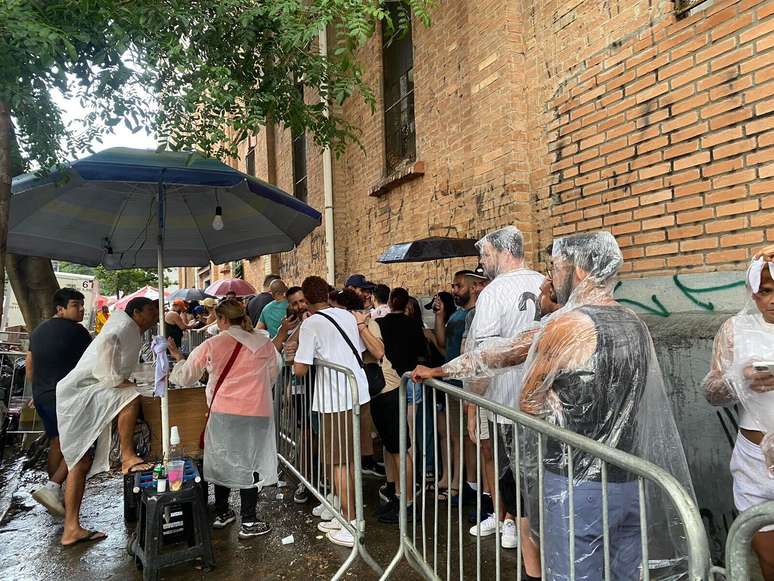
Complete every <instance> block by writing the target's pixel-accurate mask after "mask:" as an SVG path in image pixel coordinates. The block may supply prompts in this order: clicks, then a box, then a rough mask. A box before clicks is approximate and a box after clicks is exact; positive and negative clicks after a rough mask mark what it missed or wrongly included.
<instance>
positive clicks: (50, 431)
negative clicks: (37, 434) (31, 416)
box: [35, 401, 59, 438]
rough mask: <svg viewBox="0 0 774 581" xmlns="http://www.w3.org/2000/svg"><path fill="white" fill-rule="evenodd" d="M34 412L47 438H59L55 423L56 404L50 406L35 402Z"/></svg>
mask: <svg viewBox="0 0 774 581" xmlns="http://www.w3.org/2000/svg"><path fill="white" fill-rule="evenodd" d="M35 410H36V411H37V412H38V416H39V417H40V419H41V421H42V422H43V429H44V430H45V431H46V435H47V436H48V437H49V438H58V437H59V428H58V427H57V423H56V402H53V403H51V404H48V403H42V402H39V401H35Z"/></svg>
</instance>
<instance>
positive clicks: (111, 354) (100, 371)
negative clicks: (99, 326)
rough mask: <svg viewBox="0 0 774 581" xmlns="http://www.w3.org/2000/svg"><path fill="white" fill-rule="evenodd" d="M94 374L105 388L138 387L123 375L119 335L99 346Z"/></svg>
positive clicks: (107, 339) (109, 337)
mask: <svg viewBox="0 0 774 581" xmlns="http://www.w3.org/2000/svg"><path fill="white" fill-rule="evenodd" d="M92 373H93V374H94V377H95V378H96V379H97V380H98V381H99V382H100V383H101V384H102V385H104V386H105V387H119V388H123V387H136V384H135V383H134V382H131V381H128V378H127V377H124V375H123V374H122V373H121V343H120V341H119V339H118V336H117V335H110V336H108V337H107V338H105V339H104V340H103V341H102V342H101V344H100V345H99V348H98V349H97V353H96V361H95V363H94V370H93V372H92Z"/></svg>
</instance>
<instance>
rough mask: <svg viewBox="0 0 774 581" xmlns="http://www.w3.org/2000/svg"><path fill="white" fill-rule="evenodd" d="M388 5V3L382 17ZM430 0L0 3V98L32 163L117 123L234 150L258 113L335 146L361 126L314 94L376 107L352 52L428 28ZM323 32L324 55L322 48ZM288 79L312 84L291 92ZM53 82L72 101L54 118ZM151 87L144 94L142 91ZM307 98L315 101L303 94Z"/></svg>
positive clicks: (87, 141)
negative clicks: (380, 34) (67, 111)
mask: <svg viewBox="0 0 774 581" xmlns="http://www.w3.org/2000/svg"><path fill="white" fill-rule="evenodd" d="M388 5H389V6H390V7H393V6H395V5H398V11H397V17H396V18H391V17H390V13H393V14H394V13H395V12H394V9H390V10H388ZM431 5H432V0H219V1H218V2H211V1H207V0H133V1H132V2H131V3H128V2H126V1H125V0H99V1H98V2H97V1H94V0H45V1H43V0H3V1H2V2H0V100H1V101H3V102H6V103H8V104H9V106H10V108H11V112H12V116H13V119H14V122H15V124H16V133H17V137H18V140H19V144H20V147H21V149H22V150H23V151H24V153H25V155H26V156H27V157H28V158H29V159H30V160H31V161H34V162H37V163H38V164H40V165H41V166H44V167H45V166H48V165H52V164H53V163H55V162H57V161H60V160H62V159H63V158H64V157H67V156H68V155H69V156H72V155H74V154H75V153H76V152H77V151H78V150H80V149H83V148H85V147H89V146H90V145H91V144H92V143H94V142H97V141H99V139H100V138H101V136H102V135H104V134H105V133H107V132H110V131H112V128H114V127H115V126H116V125H118V123H121V122H123V123H125V125H126V126H127V127H128V128H129V129H130V130H131V131H139V130H140V129H142V128H148V129H150V130H152V131H154V132H156V134H157V135H158V138H159V140H160V142H161V143H162V145H164V146H168V147H171V148H175V149H188V148H190V149H197V150H200V151H202V152H204V153H206V154H208V155H213V156H216V157H221V158H223V157H226V156H233V155H234V154H235V153H236V150H237V146H238V145H239V142H240V141H241V140H243V139H244V138H245V137H246V136H247V135H248V134H249V133H250V132H255V131H257V130H258V128H259V127H261V126H262V125H265V124H266V123H267V122H269V121H273V122H279V123H282V124H283V125H285V126H287V127H293V128H294V129H297V130H302V129H303V130H305V131H308V132H309V135H310V136H311V137H312V138H313V139H314V141H315V143H317V144H318V145H319V146H330V147H332V148H333V149H334V151H336V152H341V151H342V150H343V148H344V147H345V146H346V144H347V143H350V142H353V141H356V140H357V137H358V129H357V128H355V127H353V126H351V125H350V124H349V123H347V122H346V120H344V119H343V118H341V117H339V116H337V115H336V113H335V110H334V112H333V113H332V114H330V115H327V114H326V111H325V107H322V106H321V103H330V104H332V105H333V104H337V105H338V104H341V103H343V102H344V101H345V100H346V99H349V98H352V96H353V95H356V94H357V95H359V96H361V97H362V98H364V99H365V100H366V101H367V102H369V103H373V102H374V100H373V94H372V92H371V90H370V88H369V87H368V86H367V85H366V83H365V82H364V80H363V74H362V69H361V67H360V64H359V63H358V60H357V56H358V50H359V49H360V48H362V47H363V46H364V45H365V44H366V43H368V42H369V40H370V39H371V38H372V37H373V35H374V32H375V31H376V30H377V29H378V27H379V25H380V23H385V25H386V26H389V27H390V30H394V31H395V33H396V34H400V33H401V31H402V30H405V29H406V27H408V26H411V20H410V18H409V14H410V13H412V14H413V16H414V17H415V19H416V20H417V21H419V22H423V23H424V24H425V25H427V24H429V11H430V8H431ZM323 29H327V30H328V33H329V39H328V43H329V47H330V49H329V54H328V56H327V57H325V56H322V55H320V54H319V50H318V34H319V31H320V30H323ZM296 79H301V80H302V81H303V83H304V85H305V86H306V87H307V88H308V89H309V90H307V91H306V96H307V99H306V100H305V99H304V95H303V94H299V91H298V90H297V86H296ZM53 88H57V89H58V90H60V91H61V92H62V94H63V95H65V96H66V97H68V98H71V99H77V100H79V101H80V102H81V104H82V106H83V109H84V112H83V117H82V119H81V120H80V121H79V123H78V124H76V126H72V127H69V126H65V124H64V123H63V122H62V116H61V111H59V109H58V108H57V107H56V106H55V104H54V103H53V101H52V99H51V94H50V91H51V90H52V89H53ZM149 94H150V95H149ZM312 95H314V97H312Z"/></svg>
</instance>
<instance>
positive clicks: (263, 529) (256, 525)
mask: <svg viewBox="0 0 774 581" xmlns="http://www.w3.org/2000/svg"><path fill="white" fill-rule="evenodd" d="M270 532H271V526H270V525H269V524H268V523H265V522H263V521H255V522H243V523H242V526H241V527H239V538H240V539H251V538H252V537H260V536H261V535H266V534H269V533H270Z"/></svg>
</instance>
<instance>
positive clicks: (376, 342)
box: [353, 313, 384, 361]
mask: <svg viewBox="0 0 774 581" xmlns="http://www.w3.org/2000/svg"><path fill="white" fill-rule="evenodd" d="M353 314H354V315H355V319H356V320H357V330H358V333H360V338H361V339H362V340H363V343H365V347H366V349H367V350H368V352H369V353H370V354H371V355H372V356H373V358H374V359H376V360H377V361H380V360H381V359H382V357H384V342H383V341H382V340H381V339H380V338H378V337H376V336H374V334H373V333H372V332H371V329H369V328H368V327H369V325H368V321H369V320H370V316H369V315H368V314H366V313H353Z"/></svg>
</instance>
